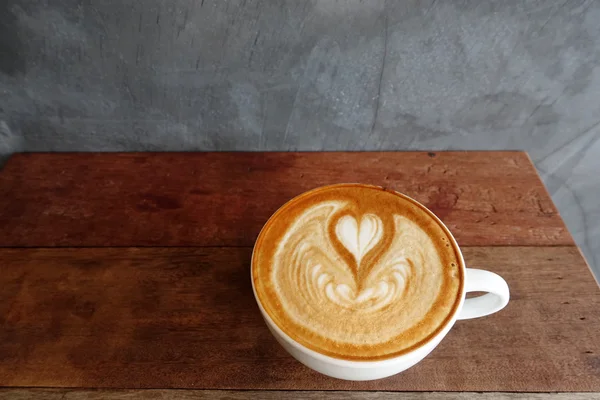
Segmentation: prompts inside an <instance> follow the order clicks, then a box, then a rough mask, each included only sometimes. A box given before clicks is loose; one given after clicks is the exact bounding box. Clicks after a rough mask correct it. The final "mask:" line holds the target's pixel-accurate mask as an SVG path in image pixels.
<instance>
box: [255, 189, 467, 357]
mask: <svg viewBox="0 0 600 400" xmlns="http://www.w3.org/2000/svg"><path fill="white" fill-rule="evenodd" d="M339 186H359V187H364V188H368V189H378V190H385V191H387V192H390V193H392V194H394V195H397V196H400V197H402V198H404V199H406V200H408V201H409V202H412V203H414V204H415V205H417V206H418V207H420V208H422V209H423V210H424V211H425V212H426V213H427V214H428V215H429V216H430V217H431V218H432V219H433V220H434V221H436V222H437V223H438V225H439V226H440V227H441V228H442V230H443V231H444V232H445V233H446V235H447V236H448V240H449V242H451V244H452V247H453V249H454V250H455V252H456V255H457V259H458V261H459V263H458V264H459V266H460V271H461V277H462V279H461V282H460V287H459V299H458V303H457V304H456V306H455V307H454V308H453V310H452V312H450V313H449V314H448V316H447V317H446V319H445V320H444V322H443V323H442V324H441V325H440V326H439V327H438V328H437V330H436V331H435V333H434V334H433V335H431V336H430V337H428V338H426V339H424V340H422V341H421V342H419V343H417V344H416V345H415V346H414V347H413V348H409V350H407V351H406V352H403V353H401V354H397V355H391V356H390V357H386V358H382V359H377V360H349V359H345V358H342V357H339V358H338V357H333V356H329V355H326V354H323V353H320V352H318V351H316V350H313V349H311V348H308V347H306V346H304V345H303V344H301V343H299V342H298V341H296V340H295V339H293V338H292V337H291V336H290V335H288V334H287V333H286V332H285V331H284V330H283V329H281V328H280V327H279V326H278V325H277V324H276V323H275V321H273V319H272V318H271V316H270V315H269V313H268V312H267V311H266V310H265V308H264V307H263V305H262V302H261V300H260V298H259V296H258V294H257V292H256V287H255V284H254V274H253V270H254V255H255V252H256V244H257V243H258V239H259V238H260V237H261V236H262V234H263V231H264V230H265V229H266V227H267V226H268V225H269V222H270V221H271V219H273V218H274V217H275V216H276V215H277V214H278V213H279V212H280V211H281V210H282V209H283V208H284V207H285V206H287V205H288V204H289V203H290V202H292V201H294V200H296V199H298V198H299V197H302V196H305V195H309V194H311V193H313V192H316V191H319V190H325V189H330V188H335V187H339ZM465 280H466V265H465V261H464V258H463V254H462V251H461V249H460V247H459V245H458V243H457V241H456V238H455V237H454V235H453V234H452V232H451V231H450V229H448V227H447V226H446V224H444V223H443V222H442V220H441V219H440V218H439V217H438V216H437V215H435V213H434V212H433V211H431V210H430V209H429V208H427V207H426V206H425V205H423V204H422V203H420V202H419V201H417V200H415V199H413V198H412V197H410V196H408V195H406V194H404V193H400V192H398V191H396V190H393V189H389V188H386V187H383V186H378V185H372V184H366V183H357V182H355V183H352V182H347V183H336V184H331V185H323V186H318V187H316V188H313V189H310V190H307V191H305V192H302V193H300V194H299V195H297V196H294V197H292V198H291V199H289V200H288V201H286V202H285V203H284V204H282V205H281V206H280V207H279V208H278V209H277V210H276V211H275V212H274V213H273V214H272V215H271V216H270V217H269V219H268V220H267V221H266V222H265V223H264V225H263V226H262V228H261V230H260V232H259V234H258V236H257V237H256V240H255V242H254V246H253V248H252V254H251V260H250V282H251V284H252V292H253V294H254V298H255V300H256V303H257V304H258V307H259V309H260V312H261V314H262V316H263V318H264V319H265V321H266V323H267V324H268V325H269V327H270V328H271V329H274V330H275V331H276V332H277V333H278V334H279V336H280V337H281V338H282V339H284V340H285V341H286V342H287V343H289V344H290V345H292V346H293V347H295V348H296V349H298V350H300V351H302V352H304V353H308V354H309V355H311V356H312V357H314V358H317V359H320V360H322V361H326V362H328V363H331V364H335V365H338V366H343V367H367V368H368V367H375V366H386V365H389V364H394V363H396V362H398V361H399V360H401V359H403V358H408V357H410V356H411V355H413V354H415V353H416V352H419V351H421V350H423V349H424V348H426V347H428V346H429V345H431V343H433V342H435V341H436V339H438V338H440V337H441V338H443V337H444V336H445V335H446V334H447V333H448V331H449V330H450V329H451V328H452V326H453V325H454V323H455V322H456V320H457V317H458V313H459V312H460V310H461V309H462V307H463V304H464V301H465ZM436 346H437V344H436ZM434 347H435V346H434Z"/></svg>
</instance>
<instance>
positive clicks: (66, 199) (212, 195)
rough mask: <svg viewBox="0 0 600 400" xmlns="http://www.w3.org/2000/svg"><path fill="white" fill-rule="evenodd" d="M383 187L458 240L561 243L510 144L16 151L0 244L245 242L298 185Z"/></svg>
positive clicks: (550, 212) (1, 211) (3, 180)
mask: <svg viewBox="0 0 600 400" xmlns="http://www.w3.org/2000/svg"><path fill="white" fill-rule="evenodd" d="M339 182H362V183H370V184H376V185H382V186H386V187H389V188H392V189H395V190H398V191H400V192H403V193H406V194H408V195H409V196H412V197H414V198H415V199H417V200H419V201H421V202H422V203H424V204H425V205H426V206H428V207H429V208H431V209H432V210H433V211H434V212H435V213H436V214H437V215H438V216H439V217H440V218H441V219H442V220H443V221H444V222H445V223H446V224H447V225H448V227H449V228H450V229H451V230H452V231H453V233H454V234H455V236H456V238H457V240H458V242H459V244H461V245H463V246H473V245H481V246H488V245H533V246H536V245H573V241H572V238H571V236H570V235H569V233H568V232H567V230H566V229H565V225H564V223H563V222H562V220H561V218H560V216H559V215H558V214H557V212H556V209H555V207H554V205H553V204H552V201H551V200H550V198H549V196H548V194H547V193H546V190H545V188H544V187H543V185H542V183H541V181H540V179H539V177H538V175H537V174H536V171H535V168H534V167H533V166H532V164H531V162H530V160H529V158H528V157H527V155H526V154H525V153H522V152H438V153H427V152H385V153H179V154H177V153H158V154H150V153H138V154H89V153H87V154H82V153H79V154H20V155H16V156H14V157H12V158H11V159H10V160H9V161H8V163H7V165H6V166H5V167H4V170H3V171H1V172H0V226H1V227H2V229H1V230H0V246H9V247H10V246H27V247H44V246H251V245H252V244H253V241H254V239H255V238H256V235H257V234H258V232H259V230H260V228H261V227H262V225H263V224H264V222H265V221H266V220H267V219H268V217H269V216H270V215H271V214H272V213H273V212H274V211H275V210H276V209H277V208H278V207H279V206H280V205H282V204H283V203H284V202H285V201H287V200H289V199H290V198H291V197H293V196H295V195H297V194H300V193H302V192H304V191H306V190H308V189H311V188H314V187H317V186H321V185H324V184H331V183H339Z"/></svg>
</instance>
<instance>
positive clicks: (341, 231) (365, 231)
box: [335, 214, 383, 268]
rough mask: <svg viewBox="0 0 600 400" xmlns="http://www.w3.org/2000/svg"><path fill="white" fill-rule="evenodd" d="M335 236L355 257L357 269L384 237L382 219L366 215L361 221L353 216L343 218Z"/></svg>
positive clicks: (373, 215) (339, 222) (338, 223)
mask: <svg viewBox="0 0 600 400" xmlns="http://www.w3.org/2000/svg"><path fill="white" fill-rule="evenodd" d="M335 234H336V236H337V238H338V239H339V241H340V242H341V243H342V245H344V247H345V248H346V249H347V250H348V251H349V252H350V253H351V254H352V255H353V256H354V259H355V260H356V266H357V268H358V267H359V266H360V262H361V261H362V258H363V257H364V256H365V254H367V253H368V252H369V251H370V250H371V249H372V248H373V247H374V246H375V245H376V244H377V243H378V242H379V240H381V237H382V235H383V229H382V222H381V219H380V218H379V217H378V216H377V215H375V214H365V215H363V217H362V219H361V220H360V222H359V221H357V220H356V218H354V217H353V216H351V215H345V216H343V217H341V218H340V219H339V220H338V222H337V225H336V227H335Z"/></svg>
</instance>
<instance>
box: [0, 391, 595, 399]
mask: <svg viewBox="0 0 600 400" xmlns="http://www.w3.org/2000/svg"><path fill="white" fill-rule="evenodd" d="M107 398H110V399H115V400H139V399H159V400H175V399H177V400H246V399H261V400H280V399H282V400H287V399H299V400H448V399H452V400H516V399H527V400H598V399H600V393H447V392H445V393H431V392H404V393H392V392H340V391H337V392H336V391H329V392H309V391H253V390H244V391H232V390H164V389H163V390H160V389H158V390H156V389H155V390H152V389H149V390H77V389H75V390H73V389H5V390H2V389H0V400H31V399H35V400H38V399H45V400H97V399H100V400H103V399H107Z"/></svg>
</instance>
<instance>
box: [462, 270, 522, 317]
mask: <svg viewBox="0 0 600 400" xmlns="http://www.w3.org/2000/svg"><path fill="white" fill-rule="evenodd" d="M469 292H488V293H487V294H484V295H483V296H479V297H472V298H470V299H465V302H464V304H463V307H462V309H461V310H460V313H459V314H458V319H471V318H479V317H483V316H486V315H490V314H493V313H495V312H497V311H500V310H502V309H503V308H504V307H505V306H506V305H507V304H508V300H509V298H510V292H509V290H508V285H507V284H506V281H505V280H504V279H503V278H502V277H501V276H500V275H497V274H495V273H493V272H490V271H484V270H481V269H473V268H467V269H466V279H465V293H469Z"/></svg>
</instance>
